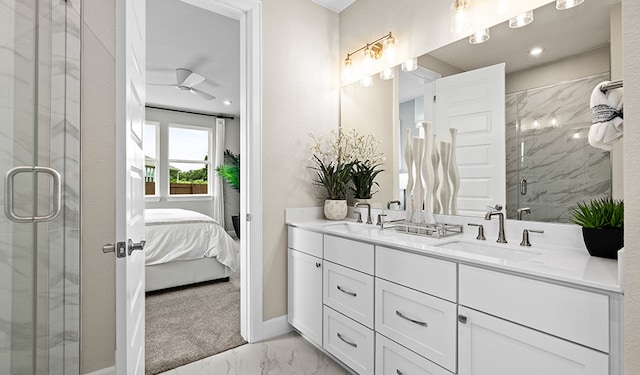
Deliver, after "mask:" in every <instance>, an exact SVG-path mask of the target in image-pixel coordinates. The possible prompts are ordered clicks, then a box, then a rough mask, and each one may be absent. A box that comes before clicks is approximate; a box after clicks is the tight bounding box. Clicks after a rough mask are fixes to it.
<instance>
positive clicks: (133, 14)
mask: <svg viewBox="0 0 640 375" xmlns="http://www.w3.org/2000/svg"><path fill="white" fill-rule="evenodd" d="M116 22H117V23H118V24H117V25H116V30H117V32H116V38H117V39H116V238H117V241H118V243H117V246H116V255H117V258H116V330H117V333H116V373H117V374H119V375H120V374H122V375H125V374H126V375H134V374H141V375H142V374H144V328H145V320H144V318H145V316H144V254H143V252H142V251H136V250H142V248H143V247H144V241H143V236H144V175H145V171H144V154H143V151H142V131H143V127H144V103H145V0H118V1H117V2H116Z"/></svg>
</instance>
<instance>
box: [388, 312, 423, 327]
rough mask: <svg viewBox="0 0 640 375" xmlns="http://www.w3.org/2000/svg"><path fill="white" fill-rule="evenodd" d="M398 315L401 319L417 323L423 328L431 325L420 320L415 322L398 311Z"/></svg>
mask: <svg viewBox="0 0 640 375" xmlns="http://www.w3.org/2000/svg"><path fill="white" fill-rule="evenodd" d="M396 315H398V316H399V317H401V318H402V319H406V320H408V321H410V322H411V323H415V324H417V325H419V326H422V327H429V324H427V323H425V322H421V321H419V320H415V319H411V318H409V317H408V316H406V315H404V314H403V313H401V312H400V311H398V310H396Z"/></svg>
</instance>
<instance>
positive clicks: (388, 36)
mask: <svg viewBox="0 0 640 375" xmlns="http://www.w3.org/2000/svg"><path fill="white" fill-rule="evenodd" d="M391 38H393V35H392V34H391V31H389V34H387V35H385V36H382V37H380V38H378V39H376V40H374V41H373V42H371V43H367V44H365V45H364V46H362V47H360V48H358V49H357V50H355V51H353V52H350V53H347V58H346V60H349V58H350V57H351V56H353V55H354V54H356V53H358V52H360V51H362V50H364V49H367V48H373V47H374V46H376V44H377V43H379V42H382V41H384V40H387V39H391ZM377 48H379V49H382V47H377Z"/></svg>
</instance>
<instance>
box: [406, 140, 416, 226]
mask: <svg viewBox="0 0 640 375" xmlns="http://www.w3.org/2000/svg"><path fill="white" fill-rule="evenodd" d="M412 146H413V141H412V137H411V129H407V137H406V143H405V147H404V160H405V162H406V163H407V189H406V190H405V194H406V200H407V202H406V206H407V210H406V211H407V221H411V217H412V216H413V183H414V181H413V147H412Z"/></svg>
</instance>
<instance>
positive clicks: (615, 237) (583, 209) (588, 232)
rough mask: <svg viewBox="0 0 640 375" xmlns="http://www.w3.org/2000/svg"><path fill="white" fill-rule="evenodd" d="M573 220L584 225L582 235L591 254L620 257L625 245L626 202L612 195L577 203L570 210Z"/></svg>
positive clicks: (603, 256) (612, 257)
mask: <svg viewBox="0 0 640 375" xmlns="http://www.w3.org/2000/svg"><path fill="white" fill-rule="evenodd" d="M570 215H571V221H573V222H574V223H575V224H578V225H580V226H582V237H583V239H584V244H585V245H586V247H587V250H589V254H591V255H592V256H596V257H602V258H611V259H617V258H618V250H620V249H621V248H622V247H623V246H624V203H623V201H622V200H616V199H613V198H611V197H606V198H599V199H592V200H591V201H589V202H588V203H586V202H582V203H577V204H576V206H575V207H572V208H571V211H570Z"/></svg>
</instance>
